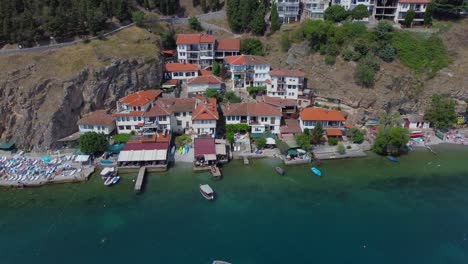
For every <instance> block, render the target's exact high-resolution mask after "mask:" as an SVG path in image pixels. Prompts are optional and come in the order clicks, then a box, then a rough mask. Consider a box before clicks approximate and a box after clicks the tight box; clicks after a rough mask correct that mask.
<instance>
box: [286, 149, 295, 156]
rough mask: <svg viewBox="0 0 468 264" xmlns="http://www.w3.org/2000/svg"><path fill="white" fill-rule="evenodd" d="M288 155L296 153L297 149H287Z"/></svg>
mask: <svg viewBox="0 0 468 264" xmlns="http://www.w3.org/2000/svg"><path fill="white" fill-rule="evenodd" d="M288 155H289V156H293V155H297V150H295V149H290V150H288Z"/></svg>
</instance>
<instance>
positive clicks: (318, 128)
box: [311, 123, 324, 144]
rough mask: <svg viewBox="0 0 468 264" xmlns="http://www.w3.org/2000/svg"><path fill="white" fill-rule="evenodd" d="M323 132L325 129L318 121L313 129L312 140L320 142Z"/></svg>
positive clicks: (316, 142) (315, 142)
mask: <svg viewBox="0 0 468 264" xmlns="http://www.w3.org/2000/svg"><path fill="white" fill-rule="evenodd" d="M323 133H324V130H323V127H322V124H321V123H317V125H315V127H314V129H312V133H311V140H312V142H314V144H320V142H321V140H322V137H323Z"/></svg>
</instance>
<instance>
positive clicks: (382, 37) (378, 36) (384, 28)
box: [374, 20, 393, 41]
mask: <svg viewBox="0 0 468 264" xmlns="http://www.w3.org/2000/svg"><path fill="white" fill-rule="evenodd" d="M392 31H393V26H392V24H390V23H389V22H388V21H386V20H380V21H379V23H378V24H377V26H376V27H375V29H374V39H375V40H376V41H388V40H389V39H390V37H391V35H390V33H391V32H392Z"/></svg>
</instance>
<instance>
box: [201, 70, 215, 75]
mask: <svg viewBox="0 0 468 264" xmlns="http://www.w3.org/2000/svg"><path fill="white" fill-rule="evenodd" d="M200 74H201V76H207V75H213V73H212V72H211V71H208V70H200Z"/></svg>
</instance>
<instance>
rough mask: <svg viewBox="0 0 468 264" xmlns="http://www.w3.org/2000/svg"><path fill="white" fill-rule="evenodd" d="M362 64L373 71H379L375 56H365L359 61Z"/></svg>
mask: <svg viewBox="0 0 468 264" xmlns="http://www.w3.org/2000/svg"><path fill="white" fill-rule="evenodd" d="M360 62H361V63H362V64H365V65H368V66H369V67H371V68H372V69H373V70H374V71H378V70H380V61H379V60H378V59H377V58H376V57H375V56H370V55H369V56H366V57H364V58H362V59H361V60H360Z"/></svg>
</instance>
